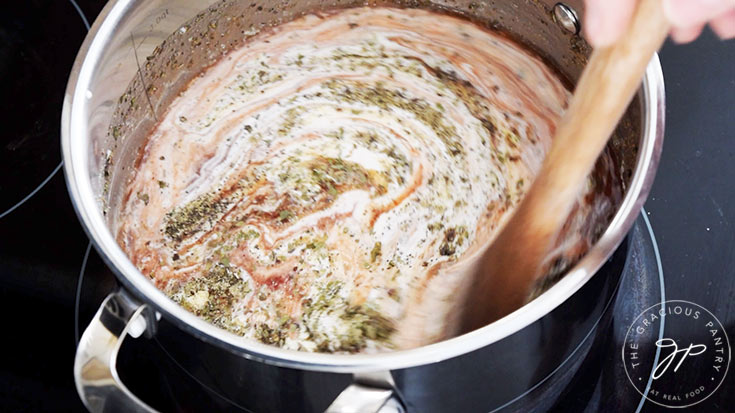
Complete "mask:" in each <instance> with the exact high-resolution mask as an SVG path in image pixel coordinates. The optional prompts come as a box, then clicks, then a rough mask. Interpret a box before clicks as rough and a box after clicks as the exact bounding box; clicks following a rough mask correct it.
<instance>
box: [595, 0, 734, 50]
mask: <svg viewBox="0 0 735 413" xmlns="http://www.w3.org/2000/svg"><path fill="white" fill-rule="evenodd" d="M637 1H638V0H585V10H586V11H585V16H584V19H585V22H584V25H583V26H584V28H585V30H584V31H585V37H587V40H588V41H589V42H590V44H592V45H593V46H595V47H601V46H608V45H610V44H612V43H614V42H615V41H616V40H617V39H618V37H620V35H621V34H622V33H623V32H624V31H625V29H626V28H627V26H628V23H629V22H630V18H631V16H632V15H633V10H634V9H635V5H636V2H637ZM661 1H663V9H664V12H665V13H666V16H667V17H668V19H669V21H670V22H671V24H672V26H673V28H672V30H671V38H672V39H673V40H674V41H675V42H677V43H688V42H691V41H692V40H694V39H696V38H697V36H699V34H700V33H701V32H702V29H703V28H704V26H705V25H706V24H707V23H709V25H710V27H711V28H712V30H713V31H714V32H715V33H716V34H717V35H718V36H720V38H722V39H731V38H734V37H735V0H661Z"/></svg>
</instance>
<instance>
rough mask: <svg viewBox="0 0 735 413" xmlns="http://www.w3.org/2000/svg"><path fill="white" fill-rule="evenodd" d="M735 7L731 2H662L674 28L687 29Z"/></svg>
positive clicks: (687, 0)
mask: <svg viewBox="0 0 735 413" xmlns="http://www.w3.org/2000/svg"><path fill="white" fill-rule="evenodd" d="M734 6H735V2H733V1H732V0H706V1H694V0H663V10H664V14H666V18H667V19H668V20H669V22H671V24H672V25H673V26H674V27H678V28H688V27H692V26H694V25H697V24H700V23H702V24H703V23H706V22H707V21H708V20H710V19H712V18H714V17H715V16H719V15H721V14H722V13H725V12H727V11H728V10H731V9H732V8H733V7H734Z"/></svg>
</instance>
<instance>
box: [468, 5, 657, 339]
mask: <svg viewBox="0 0 735 413" xmlns="http://www.w3.org/2000/svg"><path fill="white" fill-rule="evenodd" d="M661 3H662V2H661V0H641V1H640V2H639V3H638V6H637V8H636V10H635V12H634V14H633V18H632V21H631V24H630V27H629V28H628V30H627V32H626V33H625V34H624V35H623V37H622V38H621V39H620V40H618V42H617V43H615V44H613V45H612V46H609V47H606V48H602V49H597V50H595V51H594V52H593V53H592V56H591V57H590V60H589V62H588V63H587V66H586V67H585V69H584V72H583V73H582V77H581V78H580V80H579V82H578V83H577V87H576V89H575V92H574V96H573V97H572V100H571V103H570V106H569V108H568V109H567V111H566V113H565V114H564V116H563V118H562V119H561V122H560V124H559V126H558V128H557V130H556V134H555V137H554V140H553V143H552V146H551V149H550V151H549V153H548V154H547V156H546V158H545V160H544V163H543V165H542V167H541V170H540V172H539V174H538V176H537V178H536V179H535V181H534V182H533V184H532V185H531V188H530V189H529V191H528V192H527V194H526V196H525V197H524V199H523V201H521V204H520V205H519V206H518V208H517V209H516V211H515V213H514V214H513V216H512V217H511V218H510V220H509V221H508V223H507V224H506V225H505V226H504V227H503V229H502V231H501V232H500V234H499V235H498V237H497V238H496V239H495V241H494V242H493V243H492V245H491V246H490V248H489V249H488V250H487V251H486V252H485V255H484V256H483V258H482V259H481V260H480V261H479V266H478V267H477V269H476V273H475V280H474V281H475V282H474V284H473V285H472V287H471V291H470V292H469V297H468V303H467V304H466V308H465V311H464V314H463V316H462V317H463V324H464V325H463V330H464V331H470V330H473V329H475V328H479V327H482V326H484V325H486V324H488V323H489V322H492V321H494V320H495V319H497V318H499V317H502V316H504V315H506V314H508V313H510V312H511V311H513V310H515V309H517V308H518V307H520V306H521V305H523V303H524V301H525V300H526V298H527V297H528V294H529V292H530V290H531V288H532V286H533V284H534V283H535V282H536V280H537V278H539V277H540V276H542V275H543V274H540V270H541V268H540V266H541V264H542V261H543V260H544V259H545V258H546V255H547V254H548V252H549V250H550V247H551V243H552V242H553V241H554V239H555V238H556V236H557V234H558V233H559V231H560V229H561V228H562V226H563V224H564V222H565V221H566V219H567V217H568V215H569V213H570V211H571V208H572V206H573V205H574V202H575V200H576V199H577V196H578V194H579V193H580V191H581V189H582V188H583V186H584V184H585V181H586V179H587V176H588V175H589V174H590V172H591V171H592V168H593V167H594V165H595V161H596V160H597V158H598V157H599V155H600V153H601V152H602V150H603V149H604V148H605V145H606V143H607V141H608V139H609V137H610V135H611V134H612V132H613V131H614V129H615V126H616V125H617V123H618V121H619V120H620V118H621V117H622V115H623V113H624V112H625V109H626V107H627V105H628V104H629V102H630V100H631V99H632V97H633V95H634V93H635V92H636V90H637V89H638V86H639V85H640V82H641V79H642V78H643V75H644V74H645V71H646V67H647V65H648V62H649V61H650V60H651V56H652V55H653V54H654V53H655V52H656V51H657V50H658V49H659V48H660V47H661V45H662V44H663V41H664V40H665V38H666V35H667V34H668V32H669V29H670V25H669V23H668V21H667V20H666V18H665V16H664V13H663V10H662V5H661ZM478 300H479V301H478Z"/></svg>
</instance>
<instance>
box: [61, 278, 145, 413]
mask: <svg viewBox="0 0 735 413" xmlns="http://www.w3.org/2000/svg"><path fill="white" fill-rule="evenodd" d="M155 325H156V324H155V318H154V316H153V311H151V310H150V309H149V308H148V307H147V306H146V305H145V304H140V303H138V302H137V301H136V300H134V299H133V298H132V297H130V295H129V294H128V293H127V292H125V290H122V289H121V290H119V291H116V292H113V293H111V294H110V295H108V296H107V298H105V300H104V301H103V302H102V305H101V306H100V309H99V310H98V311H97V314H95V316H94V318H93V319H92V322H91V323H90V324H89V326H87V329H86V330H84V334H82V338H81V339H80V340H79V347H77V353H76V356H75V358H74V381H75V383H76V386H77V392H78V393H79V396H80V397H81V399H82V402H83V403H84V405H85V406H86V407H87V409H89V411H90V412H92V413H97V412H100V413H101V412H105V413H117V412H155V410H154V409H152V408H151V407H149V406H148V405H147V404H145V403H144V402H143V401H142V400H140V399H139V398H137V397H135V395H134V394H133V393H131V392H130V390H128V388H127V387H125V385H124V384H123V383H122V382H121V381H120V377H119V376H118V374H117V368H116V362H117V352H118V350H120V346H121V345H122V342H123V340H124V339H125V337H126V336H127V335H130V336H132V337H133V338H137V337H140V336H141V334H143V333H146V336H147V337H151V336H152V335H153V333H154V331H153V330H154V328H155Z"/></svg>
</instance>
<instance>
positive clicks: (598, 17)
mask: <svg viewBox="0 0 735 413" xmlns="http://www.w3.org/2000/svg"><path fill="white" fill-rule="evenodd" d="M634 6H635V0H621V1H617V2H612V1H609V0H586V1H585V16H584V34H585V37H586V38H587V41H588V42H589V43H590V44H591V45H592V46H593V47H606V46H609V45H611V44H613V43H615V41H617V40H618V38H619V37H620V36H621V35H622V34H623V32H624V31H625V30H626V29H627V27H628V24H629V22H630V17H631V15H632V14H633V8H634Z"/></svg>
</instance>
